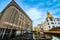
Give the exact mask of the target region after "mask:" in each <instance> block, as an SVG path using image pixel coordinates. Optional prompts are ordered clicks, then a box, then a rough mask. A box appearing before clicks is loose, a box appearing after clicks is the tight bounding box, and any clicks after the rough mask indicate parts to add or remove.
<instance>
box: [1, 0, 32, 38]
mask: <svg viewBox="0 0 60 40" xmlns="http://www.w3.org/2000/svg"><path fill="white" fill-rule="evenodd" d="M27 24H29V29H30V31H32V20H31V19H30V18H29V17H28V15H27V14H26V13H25V12H24V11H23V10H22V9H21V7H19V5H18V4H17V3H16V2H15V1H14V0H12V1H11V2H10V3H9V4H8V5H7V6H6V8H5V9H4V10H3V11H2V12H1V15H0V30H1V31H0V33H2V34H0V35H1V36H0V37H1V38H2V39H3V38H4V37H7V35H6V36H5V34H6V33H9V35H8V36H9V37H10V36H11V35H12V33H13V32H15V33H16V31H17V30H26V29H28V28H27V27H26V26H27Z"/></svg>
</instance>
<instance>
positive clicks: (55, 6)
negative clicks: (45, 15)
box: [50, 4, 60, 9]
mask: <svg viewBox="0 0 60 40" xmlns="http://www.w3.org/2000/svg"><path fill="white" fill-rule="evenodd" d="M58 6H60V4H57V5H55V6H53V7H52V8H50V9H53V8H56V7H58Z"/></svg>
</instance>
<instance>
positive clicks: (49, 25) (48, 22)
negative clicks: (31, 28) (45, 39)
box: [43, 11, 60, 30]
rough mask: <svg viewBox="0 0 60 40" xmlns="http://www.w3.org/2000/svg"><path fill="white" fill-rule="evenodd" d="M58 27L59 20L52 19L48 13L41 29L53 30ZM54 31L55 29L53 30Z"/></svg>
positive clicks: (59, 25)
mask: <svg viewBox="0 0 60 40" xmlns="http://www.w3.org/2000/svg"><path fill="white" fill-rule="evenodd" d="M59 27H60V18H54V17H53V16H52V15H51V14H50V13H49V12H48V11H47V16H46V19H45V21H44V23H43V29H44V30H51V29H54V28H59ZM55 30H56V29H55Z"/></svg>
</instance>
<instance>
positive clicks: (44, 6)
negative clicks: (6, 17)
mask: <svg viewBox="0 0 60 40" xmlns="http://www.w3.org/2000/svg"><path fill="white" fill-rule="evenodd" d="M10 1H11V0H0V12H1V11H2V10H3V9H4V8H5V7H6V6H7V4H9V3H10ZM15 1H16V2H17V3H18V5H19V6H20V7H21V8H22V9H23V10H24V11H25V12H26V14H27V15H28V16H29V17H30V18H31V19H32V20H33V26H36V25H37V24H38V23H40V21H44V20H45V18H46V14H47V13H46V12H47V10H48V11H49V12H50V13H51V14H52V15H53V16H54V17H56V18H59V17H60V0H15Z"/></svg>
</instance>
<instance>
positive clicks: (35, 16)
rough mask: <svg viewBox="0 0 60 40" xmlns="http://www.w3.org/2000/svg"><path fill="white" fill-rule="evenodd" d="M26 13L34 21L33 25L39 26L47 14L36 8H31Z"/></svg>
mask: <svg viewBox="0 0 60 40" xmlns="http://www.w3.org/2000/svg"><path fill="white" fill-rule="evenodd" d="M26 13H27V14H28V15H29V16H30V18H31V19H32V20H33V25H37V24H38V23H39V22H40V21H42V20H43V19H42V18H44V17H45V16H43V15H44V14H45V13H44V12H42V11H39V10H37V9H36V8H30V9H29V10H27V11H26Z"/></svg>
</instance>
